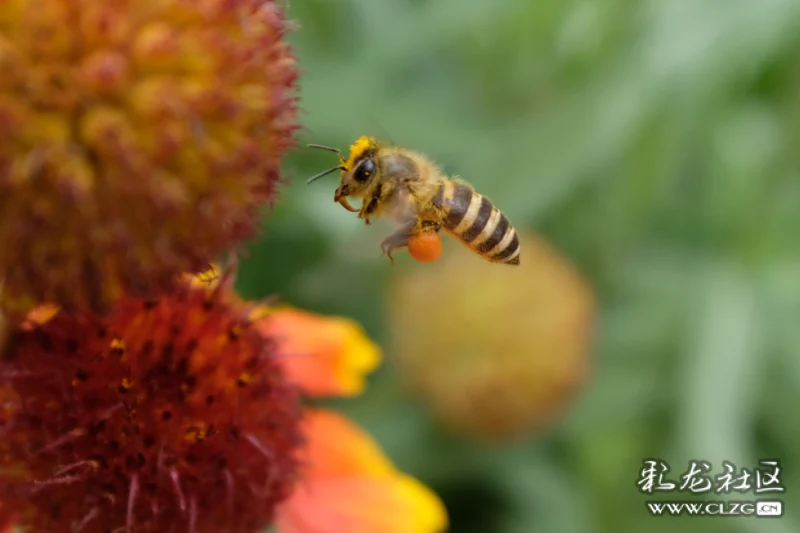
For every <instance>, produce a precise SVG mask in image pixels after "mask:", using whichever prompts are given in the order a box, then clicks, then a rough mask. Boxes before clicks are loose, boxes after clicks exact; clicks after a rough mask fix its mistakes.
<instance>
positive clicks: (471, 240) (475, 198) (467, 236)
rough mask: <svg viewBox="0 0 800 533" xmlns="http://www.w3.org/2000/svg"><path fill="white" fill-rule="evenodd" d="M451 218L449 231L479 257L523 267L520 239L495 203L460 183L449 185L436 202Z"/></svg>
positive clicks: (447, 224)
mask: <svg viewBox="0 0 800 533" xmlns="http://www.w3.org/2000/svg"><path fill="white" fill-rule="evenodd" d="M437 203H438V204H439V205H440V206H441V207H442V208H443V209H444V211H445V212H446V213H447V216H446V217H445V218H444V221H443V225H444V227H445V229H446V230H447V231H448V232H449V233H450V234H452V235H453V236H454V237H456V238H457V239H459V240H460V241H461V242H463V243H464V244H466V245H467V246H469V247H470V248H471V249H472V250H474V251H475V252H476V253H478V254H480V255H482V256H483V257H484V258H486V259H488V260H489V261H492V262H495V263H506V264H509V265H518V264H519V254H520V249H519V238H518V237H517V232H516V231H515V230H514V228H513V227H512V226H511V224H510V223H509V222H508V219H507V218H506V216H505V215H504V214H503V213H501V212H500V210H499V209H497V208H496V207H495V206H494V204H492V202H491V201H490V200H489V199H488V198H486V197H485V196H482V195H480V194H478V193H477V192H475V191H474V190H472V189H471V188H470V187H469V186H468V185H466V184H464V183H460V182H457V181H447V182H445V183H444V184H443V185H442V187H441V189H440V190H439V192H438V193H437V195H436V198H435V199H434V204H437Z"/></svg>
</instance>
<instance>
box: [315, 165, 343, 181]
mask: <svg viewBox="0 0 800 533" xmlns="http://www.w3.org/2000/svg"><path fill="white" fill-rule="evenodd" d="M337 170H344V167H341V166H340V167H333V168H329V169H328V170H323V171H322V172H320V173H319V174H316V175H314V176H311V177H310V178H308V180H306V185H309V184H311V183H313V182H315V181H317V180H318V179H320V178H323V177H325V176H327V175H328V174H330V173H331V172H336V171H337Z"/></svg>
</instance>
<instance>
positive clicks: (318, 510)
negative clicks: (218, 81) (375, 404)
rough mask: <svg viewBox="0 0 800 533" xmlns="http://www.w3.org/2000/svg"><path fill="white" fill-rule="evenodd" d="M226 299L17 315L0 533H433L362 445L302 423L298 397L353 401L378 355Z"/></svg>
mask: <svg viewBox="0 0 800 533" xmlns="http://www.w3.org/2000/svg"><path fill="white" fill-rule="evenodd" d="M230 286H231V283H230V278H228V277H225V276H223V277H222V278H221V279H220V278H217V277H214V276H211V277H205V276H193V277H189V278H188V279H187V280H186V283H185V284H182V285H181V286H180V287H179V288H178V289H174V290H173V291H172V292H170V293H169V294H168V295H166V296H164V297H162V298H160V299H157V300H143V299H139V298H134V297H128V298H124V299H122V300H121V301H120V302H119V303H117V304H116V305H115V306H114V308H113V309H112V310H111V312H110V313H109V314H108V315H105V316H100V317H98V316H94V315H90V314H81V315H71V314H68V313H64V312H62V311H59V310H58V309H56V308H54V307H52V306H50V307H40V308H37V309H36V311H35V312H34V313H31V314H29V316H28V318H27V320H26V321H24V322H23V323H22V324H21V325H20V326H19V327H18V328H16V329H15V330H14V331H13V333H12V337H11V341H10V343H9V345H8V350H7V356H8V357H7V359H6V360H5V361H4V362H3V363H2V366H0V435H2V436H3V439H2V440H0V502H5V507H0V530H1V529H2V527H3V526H4V525H5V524H8V523H10V522H16V523H18V524H20V525H22V526H25V527H28V528H29V529H30V530H32V531H52V532H54V533H59V532H62V531H63V532H70V533H75V532H78V531H80V532H98V533H99V532H104V531H117V530H120V529H124V528H127V529H128V531H131V532H132V533H137V532H150V531H153V532H156V531H158V532H160V531H171V530H173V529H176V528H177V530H185V531H190V532H192V533H202V532H204V531H209V532H211V531H214V532H216V531H232V532H235V531H239V532H242V533H256V532H258V531H261V530H263V528H264V527H266V526H267V525H269V524H270V523H271V522H272V521H273V519H275V520H276V523H277V525H278V527H279V531H280V532H281V533H340V532H341V531H353V532H356V531H365V532H367V531H368V532H370V533H438V532H441V531H443V530H444V529H445V527H446V524H447V517H446V513H445V511H444V508H443V506H442V504H441V502H440V501H439V500H438V498H437V497H436V495H435V494H433V493H432V492H431V491H430V490H429V489H427V488H426V487H424V486H423V485H421V484H419V482H417V481H415V480H414V479H412V478H410V477H408V476H406V475H404V474H402V473H401V472H399V471H398V470H397V469H396V468H395V467H394V466H393V465H392V464H391V462H390V461H389V460H388V459H387V458H386V457H385V456H384V455H383V454H382V452H381V451H380V449H379V448H378V446H377V445H376V444H375V443H374V441H372V440H371V439H370V437H369V436H368V435H366V434H365V433H364V432H363V431H361V430H360V429H358V428H357V427H356V426H355V425H354V424H353V423H352V422H350V421H348V420H347V419H346V418H344V417H342V416H341V415H338V414H337V413H335V412H333V411H330V410H326V409H309V410H307V411H306V412H305V414H302V412H301V409H300V403H299V401H298V400H299V394H298V392H300V391H302V392H303V393H305V394H306V395H309V396H319V395H325V396H330V395H333V396H352V395H355V394H358V393H359V392H361V391H362V390H363V386H364V377H365V374H366V373H368V372H370V371H371V370H373V369H374V368H375V367H376V366H377V365H378V363H379V361H380V352H379V349H378V347H377V346H376V345H375V344H374V343H373V342H372V341H371V340H370V339H368V338H367V337H366V335H365V334H364V332H363V330H362V329H361V327H360V326H359V325H358V324H356V323H355V322H352V321H350V320H347V319H343V318H338V317H332V318H328V317H322V316H319V315H313V314H310V313H304V312H302V311H299V310H294V309H277V310H273V309H271V308H268V307H266V306H263V305H252V304H248V303H247V302H244V301H243V300H241V299H240V298H239V297H238V296H237V295H236V294H235V293H233V292H232V291H231V290H230ZM301 361H304V362H302V363H301ZM12 512H13V516H12V514H11V513H12Z"/></svg>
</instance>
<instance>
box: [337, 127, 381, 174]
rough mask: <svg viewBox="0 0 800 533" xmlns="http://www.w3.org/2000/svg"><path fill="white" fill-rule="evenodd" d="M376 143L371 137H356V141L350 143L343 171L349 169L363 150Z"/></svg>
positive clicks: (361, 154)
mask: <svg viewBox="0 0 800 533" xmlns="http://www.w3.org/2000/svg"><path fill="white" fill-rule="evenodd" d="M376 144H377V143H376V142H375V139H374V138H372V137H366V136H363V135H362V136H361V137H359V138H358V139H356V142H354V143H353V144H351V145H350V156H349V157H348V158H347V161H345V162H344V167H345V171H348V170H351V169H352V168H353V165H354V164H355V162H356V161H358V160H359V159H360V158H361V156H363V155H364V152H366V151H367V150H369V149H370V148H374V147H375V145H376Z"/></svg>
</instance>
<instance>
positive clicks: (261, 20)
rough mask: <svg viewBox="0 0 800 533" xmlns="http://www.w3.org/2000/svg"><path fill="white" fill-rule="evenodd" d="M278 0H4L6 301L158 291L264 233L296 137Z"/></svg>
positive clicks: (24, 306)
mask: <svg viewBox="0 0 800 533" xmlns="http://www.w3.org/2000/svg"><path fill="white" fill-rule="evenodd" d="M286 26H287V24H286V21H285V20H284V18H283V14H282V12H281V10H280V8H279V7H278V6H277V2H274V1H272V0H198V1H192V0H136V1H133V0H117V1H114V2H110V1H98V0H5V1H0V72H2V75H0V138H1V139H2V143H0V242H2V243H3V246H2V248H0V287H1V288H0V292H1V293H2V299H1V301H0V303H1V304H2V305H3V306H4V307H5V308H6V309H7V310H13V311H26V310H28V309H30V308H31V307H32V306H34V305H36V304H39V303H42V302H53V303H56V304H59V305H61V306H62V307H66V308H78V309H83V310H87V309H90V310H98V309H102V308H104V307H106V306H107V305H108V304H109V303H110V302H113V301H114V299H115V298H116V297H117V296H118V295H120V294H122V293H128V294H136V295H143V296H144V295H146V296H152V294H155V293H156V292H157V291H161V290H165V289H166V288H167V287H168V286H169V285H171V284H172V283H173V281H174V279H175V278H176V276H177V274H178V273H180V272H198V271H199V270H200V269H203V268H205V267H206V266H207V265H208V263H209V262H210V261H211V260H213V259H214V258H216V257H217V256H218V255H219V254H221V253H222V252H224V251H227V250H229V249H230V248H231V247H232V246H234V245H236V244H237V243H240V242H241V241H242V240H243V239H245V238H248V237H249V236H251V235H252V234H253V233H254V231H255V227H256V222H257V217H258V211H259V208H260V207H261V206H263V205H265V204H266V203H268V202H270V201H271V200H273V199H274V195H275V187H276V184H277V182H278V167H279V163H280V159H281V155H282V153H283V152H284V151H285V150H286V149H287V148H288V147H289V146H290V145H291V144H292V143H293V141H292V133H293V130H294V128H295V125H294V120H295V101H294V93H293V90H294V89H293V88H294V85H295V79H296V70H295V65H294V59H293V56H292V54H291V52H290V49H289V47H288V45H287V44H286V43H285V42H284V41H283V36H284V32H285V29H286Z"/></svg>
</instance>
